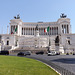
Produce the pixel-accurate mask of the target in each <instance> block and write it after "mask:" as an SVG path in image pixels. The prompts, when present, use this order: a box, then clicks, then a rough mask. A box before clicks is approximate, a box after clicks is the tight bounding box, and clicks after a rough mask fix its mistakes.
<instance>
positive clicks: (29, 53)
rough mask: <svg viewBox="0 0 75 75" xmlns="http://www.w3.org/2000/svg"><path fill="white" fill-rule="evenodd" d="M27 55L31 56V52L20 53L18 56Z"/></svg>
mask: <svg viewBox="0 0 75 75" xmlns="http://www.w3.org/2000/svg"><path fill="white" fill-rule="evenodd" d="M26 55H31V52H30V51H26V52H19V53H18V54H17V56H26Z"/></svg>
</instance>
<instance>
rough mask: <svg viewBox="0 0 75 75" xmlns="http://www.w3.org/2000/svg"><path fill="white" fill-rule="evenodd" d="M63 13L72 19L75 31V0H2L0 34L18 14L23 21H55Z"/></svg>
mask: <svg viewBox="0 0 75 75" xmlns="http://www.w3.org/2000/svg"><path fill="white" fill-rule="evenodd" d="M61 13H65V14H66V15H67V17H68V18H70V19H71V25H72V33H75V0H0V34H1V33H7V25H9V23H10V20H11V19H13V17H14V16H16V15H17V14H20V17H21V19H22V20H23V22H38V21H43V22H55V21H57V20H58V19H59V18H60V15H61ZM2 31H3V32H2Z"/></svg>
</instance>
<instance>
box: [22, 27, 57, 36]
mask: <svg viewBox="0 0 75 75" xmlns="http://www.w3.org/2000/svg"><path fill="white" fill-rule="evenodd" d="M38 30H39V35H57V34H58V27H50V28H49V32H44V30H45V27H41V28H39V29H38ZM22 35H35V28H25V27H24V28H23V27H22Z"/></svg>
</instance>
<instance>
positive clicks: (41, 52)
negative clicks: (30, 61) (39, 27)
mask: <svg viewBox="0 0 75 75" xmlns="http://www.w3.org/2000/svg"><path fill="white" fill-rule="evenodd" d="M36 54H37V55H38V54H41V55H43V54H44V52H43V51H39V52H36Z"/></svg>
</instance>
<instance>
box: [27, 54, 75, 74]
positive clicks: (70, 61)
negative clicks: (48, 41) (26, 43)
mask: <svg viewBox="0 0 75 75" xmlns="http://www.w3.org/2000/svg"><path fill="white" fill-rule="evenodd" d="M26 57H28V58H32V59H37V60H40V61H43V62H45V63H47V64H49V62H50V61H51V62H52V63H54V64H56V65H59V66H60V67H63V68H64V69H66V70H69V71H70V72H72V73H74V74H75V55H56V56H47V55H46V54H45V55H31V56H26Z"/></svg>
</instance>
